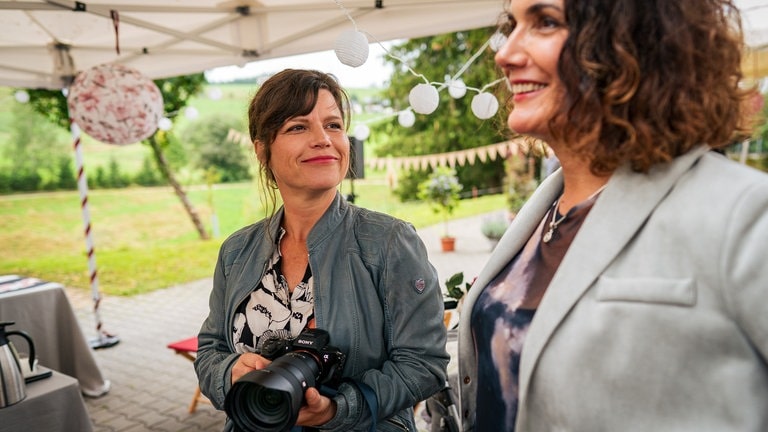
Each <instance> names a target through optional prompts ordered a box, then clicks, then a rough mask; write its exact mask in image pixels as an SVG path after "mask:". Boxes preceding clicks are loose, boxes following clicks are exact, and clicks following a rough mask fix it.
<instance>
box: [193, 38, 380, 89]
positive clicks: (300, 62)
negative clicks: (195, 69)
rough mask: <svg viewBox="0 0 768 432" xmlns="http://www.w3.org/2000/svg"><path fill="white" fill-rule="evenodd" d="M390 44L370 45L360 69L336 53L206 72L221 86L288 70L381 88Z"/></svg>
mask: <svg viewBox="0 0 768 432" xmlns="http://www.w3.org/2000/svg"><path fill="white" fill-rule="evenodd" d="M386 54H387V51H386V44H385V45H379V44H370V45H369V46H368V60H367V61H366V62H365V63H364V64H363V65H361V66H359V67H356V68H354V67H351V66H347V65H345V64H343V63H341V62H340V61H339V59H338V58H336V53H334V52H333V50H329V51H322V52H317V53H312V54H302V55H297V56H291V57H281V58H276V59H268V60H259V61H256V62H251V63H248V64H246V65H245V66H243V67H240V66H226V67H221V68H216V69H211V70H209V71H206V73H205V76H206V78H207V79H208V81H209V82H212V83H220V82H227V81H232V80H234V79H236V78H251V77H255V76H259V75H264V74H273V73H275V72H278V71H280V70H282V69H286V68H304V69H318V70H320V71H322V72H327V73H331V74H333V75H335V76H336V77H337V78H338V79H339V82H340V83H341V85H342V86H343V87H346V88H370V87H378V88H381V87H383V86H384V85H385V83H386V82H387V80H388V79H389V76H390V73H391V69H390V66H389V65H384V57H385V56H386Z"/></svg>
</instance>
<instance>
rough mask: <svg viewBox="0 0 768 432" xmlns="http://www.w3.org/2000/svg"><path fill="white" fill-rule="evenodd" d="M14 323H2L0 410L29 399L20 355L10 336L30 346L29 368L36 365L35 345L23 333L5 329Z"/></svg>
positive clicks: (0, 333)
mask: <svg viewBox="0 0 768 432" xmlns="http://www.w3.org/2000/svg"><path fill="white" fill-rule="evenodd" d="M13 324H14V323H13V322H0V408H4V407H7V406H9V405H13V404H15V403H17V402H21V401H22V400H24V398H25V397H27V393H26V383H25V382H24V374H23V373H22V372H21V364H20V363H19V353H17V352H16V349H15V348H14V346H13V344H12V343H11V341H10V340H8V336H14V335H16V336H21V337H22V338H24V339H26V340H27V343H28V344H29V368H30V370H32V368H33V366H34V363H35V344H34V343H33V342H32V338H31V337H29V335H28V334H26V333H25V332H23V331H19V330H13V331H6V330H5V327H6V326H10V325H13Z"/></svg>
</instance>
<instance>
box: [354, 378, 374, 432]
mask: <svg viewBox="0 0 768 432" xmlns="http://www.w3.org/2000/svg"><path fill="white" fill-rule="evenodd" d="M355 384H357V388H359V389H360V392H361V393H363V397H364V398H365V403H366V404H368V408H370V409H371V429H370V431H371V432H376V419H377V418H379V401H378V399H376V393H374V392H373V389H372V388H371V386H369V385H368V384H366V383H364V382H355Z"/></svg>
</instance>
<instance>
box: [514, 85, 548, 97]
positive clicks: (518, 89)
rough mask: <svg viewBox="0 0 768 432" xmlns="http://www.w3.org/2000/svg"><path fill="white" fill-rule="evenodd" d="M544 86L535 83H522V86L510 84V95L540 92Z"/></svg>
mask: <svg viewBox="0 0 768 432" xmlns="http://www.w3.org/2000/svg"><path fill="white" fill-rule="evenodd" d="M546 87H547V86H546V84H536V83H523V84H512V93H514V94H516V95H517V94H522V93H531V92H534V91H537V90H541V89H544V88H546Z"/></svg>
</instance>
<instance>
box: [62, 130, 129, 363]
mask: <svg viewBox="0 0 768 432" xmlns="http://www.w3.org/2000/svg"><path fill="white" fill-rule="evenodd" d="M69 125H70V131H71V132H72V139H73V141H74V147H75V163H76V164H77V190H78V191H79V192H80V209H81V210H82V214H83V227H84V228H85V246H86V249H87V253H88V272H89V275H90V282H91V295H92V298H93V315H94V317H95V318H96V333H97V337H96V338H95V339H92V340H91V341H90V346H91V348H94V349H98V348H109V347H111V346H114V345H117V343H118V342H120V339H119V338H117V336H114V335H111V334H109V333H107V332H106V331H105V330H104V329H103V328H102V324H101V316H100V315H99V305H100V303H101V294H100V293H99V278H98V274H97V269H96V253H95V252H94V247H93V237H92V236H91V214H90V211H89V210H88V180H87V178H86V177H85V169H84V165H83V151H82V149H81V147H80V128H79V127H78V126H77V123H75V122H74V121H73V120H72V119H71V118H70V119H69Z"/></svg>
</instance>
